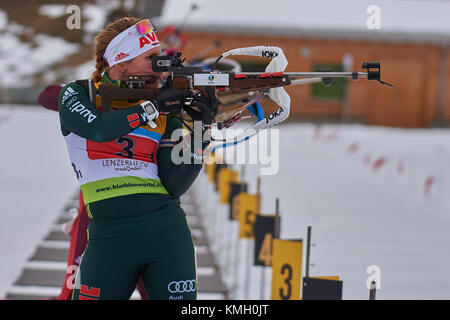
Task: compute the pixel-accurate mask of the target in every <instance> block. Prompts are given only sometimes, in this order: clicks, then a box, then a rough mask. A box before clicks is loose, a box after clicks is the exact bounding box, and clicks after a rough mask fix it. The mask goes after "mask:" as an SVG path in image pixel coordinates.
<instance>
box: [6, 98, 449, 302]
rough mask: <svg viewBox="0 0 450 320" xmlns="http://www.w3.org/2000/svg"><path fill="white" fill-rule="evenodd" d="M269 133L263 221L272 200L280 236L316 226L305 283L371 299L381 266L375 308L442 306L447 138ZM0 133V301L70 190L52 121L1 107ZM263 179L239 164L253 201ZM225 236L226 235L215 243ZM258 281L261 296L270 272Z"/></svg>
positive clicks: (367, 132)
mask: <svg viewBox="0 0 450 320" xmlns="http://www.w3.org/2000/svg"><path fill="white" fill-rule="evenodd" d="M277 128H278V129H280V131H279V137H280V145H279V148H280V168H279V171H278V173H277V174H276V175H267V176H261V192H262V212H263V213H272V212H273V211H274V207H275V198H277V197H278V198H280V210H281V217H282V218H281V238H282V239H283V238H303V239H306V228H307V226H308V225H311V226H312V242H313V243H315V244H316V246H315V247H313V248H312V251H311V262H312V263H314V264H315V267H312V268H310V274H311V276H320V275H339V276H340V278H341V280H343V282H344V285H343V298H344V299H368V289H367V288H366V280H367V278H368V277H369V274H368V273H366V271H367V268H368V267H369V266H370V265H377V266H378V267H379V268H380V270H381V289H380V290H379V291H378V292H377V299H450V246H449V245H448V244H449V243H450V212H449V211H450V210H449V209H450V200H449V197H447V194H450V166H447V164H448V163H450V131H448V130H434V129H433V130H401V129H388V128H380V127H365V126H356V125H355V126H338V125H324V126H320V127H317V126H314V125H310V124H288V125H282V126H279V127H277ZM0 133H1V135H2V137H3V138H4V139H3V143H2V150H3V153H2V155H3V157H2V164H1V166H0V190H1V204H2V211H1V215H2V223H1V224H0V240H1V242H0V254H1V266H0V297H4V296H5V291H6V290H7V288H8V287H9V286H10V285H11V284H12V283H13V282H14V281H15V280H16V278H17V277H18V276H19V275H20V271H21V268H22V267H23V265H24V264H25V262H26V260H27V259H28V258H29V257H30V255H31V254H32V253H33V251H34V249H35V248H36V245H37V243H38V242H39V241H40V240H41V239H42V238H43V237H44V236H45V235H46V233H47V232H48V230H49V228H50V226H51V225H52V222H53V221H54V220H55V219H56V217H57V216H58V215H59V214H60V212H61V209H62V207H63V205H64V203H65V202H67V200H68V199H69V198H70V197H71V196H72V195H73V194H74V193H75V192H76V190H77V188H78V187H77V182H76V179H75V177H74V174H73V172H72V168H71V166H70V162H69V159H68V156H67V152H66V147H65V144H64V141H63V137H62V135H61V134H60V130H59V121H58V115H57V113H55V112H52V111H48V110H45V109H43V108H40V107H36V108H34V107H18V106H15V107H9V106H0ZM241 147H244V145H242V146H241ZM380 159H384V160H380ZM259 174H260V166H258V165H247V166H246V170H245V176H244V179H245V180H246V181H248V183H249V191H250V192H255V191H256V177H257V176H258V175H259ZM205 181H206V179H205V176H201V177H199V179H198V180H197V182H196V184H195V191H199V190H202V191H204V190H205V189H209V190H210V191H209V192H210V196H209V197H208V198H209V205H205V206H203V209H204V210H208V209H211V208H214V207H216V208H217V212H218V219H223V218H224V217H225V214H226V213H227V208H226V206H220V205H214V194H213V193H212V190H211V189H212V185H211V184H208V185H206V184H205V183H204V182H205ZM202 196H203V197H202V200H203V201H204V199H205V198H206V197H205V194H203V195H202ZM223 220H224V219H223ZM221 226H223V228H222V229H221V230H218V232H217V234H218V236H220V237H221V238H219V239H218V240H217V243H216V244H215V245H216V246H217V247H219V248H222V250H221V252H222V254H221V255H219V260H220V261H222V263H224V262H225V263H228V264H230V263H231V264H232V263H233V261H231V260H229V258H230V257H233V256H234V255H233V254H230V252H227V250H229V249H230V248H233V245H232V242H234V241H235V239H236V237H234V236H235V231H236V230H235V229H233V228H234V227H235V226H233V225H227V224H226V223H222V225H221ZM224 231H225V232H224ZM225 233H226V234H227V235H228V236H229V237H228V238H222V236H223V235H224V234H225ZM241 242H242V243H241V244H240V255H241V262H240V264H239V270H238V272H236V274H237V275H238V278H234V279H236V280H238V281H237V283H239V286H238V287H237V290H236V291H235V296H234V297H235V298H240V299H242V298H244V297H245V296H244V292H245V291H244V288H243V284H245V279H244V278H245V277H244V274H245V270H244V268H243V266H244V265H245V253H246V243H244V242H243V241H242V240H241ZM224 244H225V246H224ZM223 248H225V249H223ZM231 253H232V252H231ZM303 270H304V268H303ZM227 271H230V269H229V268H228V269H227ZM251 275H252V278H251V282H250V283H251V284H250V288H249V292H250V293H249V296H247V298H251V299H259V298H260V293H259V291H260V278H261V268H260V267H252V270H251ZM225 279H226V281H227V283H228V284H231V283H232V281H233V276H232V275H230V274H229V273H228V274H227V273H225ZM266 281H267V283H266V287H265V291H266V293H265V296H264V298H266V299H268V298H269V297H270V270H269V269H267V270H266Z"/></svg>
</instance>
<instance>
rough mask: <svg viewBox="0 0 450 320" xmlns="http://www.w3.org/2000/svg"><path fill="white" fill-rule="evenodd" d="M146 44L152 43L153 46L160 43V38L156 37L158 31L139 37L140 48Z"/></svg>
mask: <svg viewBox="0 0 450 320" xmlns="http://www.w3.org/2000/svg"><path fill="white" fill-rule="evenodd" d="M146 44H150V45H153V46H154V45H156V44H158V38H156V33H155V32H154V31H152V32H150V33H148V34H146V35H145V36H143V37H140V38H139V48H141V49H142V48H143V47H144V46H145V45H146Z"/></svg>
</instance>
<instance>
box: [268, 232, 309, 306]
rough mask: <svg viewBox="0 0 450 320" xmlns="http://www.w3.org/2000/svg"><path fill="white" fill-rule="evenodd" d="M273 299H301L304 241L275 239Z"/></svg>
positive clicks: (273, 248)
mask: <svg viewBox="0 0 450 320" xmlns="http://www.w3.org/2000/svg"><path fill="white" fill-rule="evenodd" d="M272 250H273V252H272V300H300V289H301V286H300V283H301V279H302V255H303V241H302V240H301V239H299V240H280V239H273V247H272Z"/></svg>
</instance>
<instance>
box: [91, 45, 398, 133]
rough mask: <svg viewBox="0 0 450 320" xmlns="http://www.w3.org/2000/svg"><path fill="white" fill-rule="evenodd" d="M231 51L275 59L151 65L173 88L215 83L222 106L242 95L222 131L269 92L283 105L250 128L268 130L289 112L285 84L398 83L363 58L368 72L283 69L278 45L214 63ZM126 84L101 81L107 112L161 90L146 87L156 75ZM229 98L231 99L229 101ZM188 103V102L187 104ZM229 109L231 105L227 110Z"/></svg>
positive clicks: (157, 60) (162, 60) (177, 58)
mask: <svg viewBox="0 0 450 320" xmlns="http://www.w3.org/2000/svg"><path fill="white" fill-rule="evenodd" d="M229 55H253V56H262V57H267V58H271V59H272V61H271V62H270V63H269V65H268V66H267V68H266V71H265V72H241V73H235V72H225V71H214V67H213V68H212V70H205V69H204V68H203V67H195V66H194V67H192V66H185V65H183V62H184V59H182V58H181V52H177V53H176V54H175V55H174V56H157V57H154V58H153V59H152V68H153V70H154V71H156V72H169V73H170V76H169V77H170V79H171V81H172V83H173V86H174V87H175V88H178V89H185V90H200V91H204V90H205V88H206V87H215V88H216V96H217V97H218V98H219V103H220V104H221V105H227V104H230V100H231V103H232V102H233V96H234V97H237V98H236V99H234V102H241V103H242V102H243V103H244V104H243V106H241V107H240V108H239V109H238V110H236V109H234V110H233V111H232V113H231V114H227V115H226V116H223V117H222V118H223V119H221V120H220V121H219V122H217V123H216V125H217V128H218V129H222V128H224V127H229V126H231V125H232V124H233V123H235V122H237V121H239V120H240V118H241V117H240V115H241V113H242V112H243V111H244V110H245V109H246V108H247V107H249V106H250V105H252V104H254V103H255V102H257V101H259V100H261V99H262V98H263V97H264V96H266V95H268V96H269V97H270V98H271V99H272V100H274V101H275V102H276V103H277V104H278V105H279V107H280V108H279V109H278V110H276V111H274V112H272V113H271V114H269V115H268V116H266V117H265V118H264V119H262V120H260V121H258V122H256V123H254V124H253V125H252V126H251V127H252V128H255V129H260V128H268V127H271V126H273V125H275V124H277V123H280V122H282V121H283V120H285V119H286V118H287V117H288V115H289V110H290V97H289V95H288V94H287V93H286V91H285V90H284V88H283V87H286V86H290V85H302V84H308V83H317V82H322V83H324V84H325V85H327V84H330V83H331V80H332V79H333V78H351V79H352V80H358V79H367V80H371V81H372V80H375V81H378V82H379V83H381V84H384V85H388V86H390V87H393V86H392V85H391V84H389V83H386V82H384V81H382V80H381V66H380V63H378V62H364V63H363V64H362V69H365V71H364V72H358V71H353V72H328V71H327V72H284V69H285V68H286V65H287V60H286V58H285V56H284V53H283V51H282V50H281V49H280V48H278V47H267V46H259V47H250V48H240V49H235V50H231V51H228V52H226V53H224V54H222V55H221V56H220V57H219V58H218V59H217V60H216V63H215V64H214V65H216V64H217V63H218V62H219V61H220V60H221V59H222V58H223V57H226V56H229ZM121 81H123V82H124V83H125V85H126V87H127V88H118V87H117V86H114V85H112V84H101V85H100V86H99V88H98V90H97V93H98V94H99V95H100V96H101V98H102V111H103V112H107V111H109V106H110V104H111V101H113V100H123V99H127V100H129V99H138V100H141V99H145V100H149V99H152V98H154V97H155V96H156V95H157V94H158V92H159V89H149V88H145V84H146V83H148V82H152V81H155V78H154V77H151V76H125V77H122V78H121ZM226 101H228V102H226ZM186 107H192V106H189V103H188V102H186ZM224 109H225V110H226V108H224Z"/></svg>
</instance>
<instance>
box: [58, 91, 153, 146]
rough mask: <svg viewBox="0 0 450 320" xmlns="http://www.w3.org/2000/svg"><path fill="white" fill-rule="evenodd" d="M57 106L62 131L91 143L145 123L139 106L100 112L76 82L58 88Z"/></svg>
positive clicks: (105, 139) (119, 135) (102, 140)
mask: <svg viewBox="0 0 450 320" xmlns="http://www.w3.org/2000/svg"><path fill="white" fill-rule="evenodd" d="M58 106H59V117H60V120H61V126H62V127H63V128H64V129H65V130H63V133H64V132H66V133H69V132H73V133H75V134H76V135H79V136H81V137H83V138H86V139H88V140H92V141H95V142H107V141H111V140H114V139H117V138H119V137H121V136H123V135H126V134H127V133H129V132H131V131H133V130H134V129H136V128H137V127H139V126H142V125H145V124H146V117H145V112H144V109H143V108H142V107H141V106H140V105H137V106H134V107H130V108H127V109H121V110H117V111H114V112H108V113H104V114H102V113H100V112H99V111H98V110H97V108H96V107H95V105H93V104H92V103H91V101H90V100H89V97H88V95H87V92H86V90H85V89H84V88H83V87H81V86H80V85H78V84H76V83H70V84H68V85H66V86H65V87H64V88H63V89H62V90H61V92H60V94H59V99H58ZM65 135H66V134H65Z"/></svg>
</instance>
